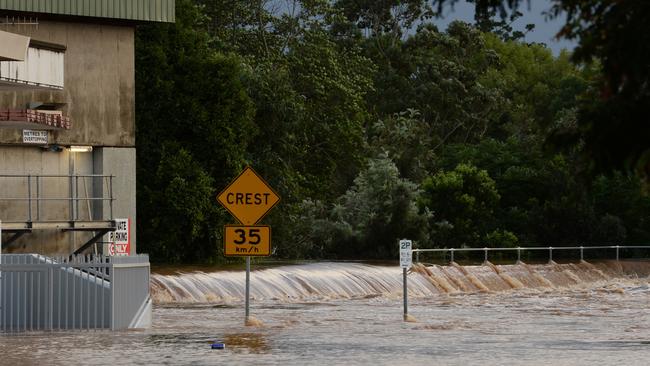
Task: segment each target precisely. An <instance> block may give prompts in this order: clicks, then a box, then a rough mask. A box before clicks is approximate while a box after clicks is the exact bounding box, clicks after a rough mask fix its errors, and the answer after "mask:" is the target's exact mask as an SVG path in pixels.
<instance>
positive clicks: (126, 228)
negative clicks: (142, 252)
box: [104, 219, 131, 256]
mask: <svg viewBox="0 0 650 366" xmlns="http://www.w3.org/2000/svg"><path fill="white" fill-rule="evenodd" d="M115 227H116V230H115V231H109V232H108V240H107V241H108V243H107V244H106V246H105V247H104V253H105V254H107V255H110V256H127V255H130V254H131V220H130V219H115Z"/></svg>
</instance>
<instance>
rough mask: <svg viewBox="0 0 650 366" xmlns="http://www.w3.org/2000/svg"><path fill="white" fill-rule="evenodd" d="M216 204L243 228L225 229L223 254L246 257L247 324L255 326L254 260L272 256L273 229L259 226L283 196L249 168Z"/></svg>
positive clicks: (227, 226) (218, 197)
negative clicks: (252, 303)
mask: <svg viewBox="0 0 650 366" xmlns="http://www.w3.org/2000/svg"><path fill="white" fill-rule="evenodd" d="M217 201H219V203H221V204H222V205H223V207H225V208H226V210H228V212H230V213H231V214H232V215H233V216H234V217H235V218H236V219H237V220H239V222H240V223H242V224H243V225H226V226H225V228H224V236H223V254H224V255H225V256H226V257H246V320H245V324H246V325H252V324H256V323H257V322H255V321H253V320H252V319H251V318H250V301H249V299H250V273H251V257H266V256H270V255H271V227H270V226H268V225H257V223H259V222H260V220H262V218H263V217H264V216H266V214H267V213H268V212H269V211H270V210H271V209H272V208H273V207H275V205H277V204H278V202H280V196H279V195H278V194H277V193H275V191H274V190H273V188H271V187H270V186H269V185H268V183H266V181H264V179H262V177H260V176H259V175H258V174H257V173H255V171H254V170H253V169H252V168H251V167H246V169H244V171H242V172H241V174H239V176H237V178H235V179H234V180H233V181H232V182H231V183H230V184H229V185H228V187H226V189H224V190H223V191H222V192H221V193H219V195H218V196H217Z"/></svg>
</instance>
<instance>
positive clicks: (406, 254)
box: [399, 239, 413, 321]
mask: <svg viewBox="0 0 650 366" xmlns="http://www.w3.org/2000/svg"><path fill="white" fill-rule="evenodd" d="M399 265H400V267H402V275H403V277H404V278H403V282H404V283H403V293H404V321H408V320H409V311H408V281H407V276H406V275H407V273H406V270H407V269H409V268H411V266H412V265H413V242H412V241H410V240H407V239H402V240H400V241H399Z"/></svg>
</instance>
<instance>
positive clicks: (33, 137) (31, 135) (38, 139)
mask: <svg viewBox="0 0 650 366" xmlns="http://www.w3.org/2000/svg"><path fill="white" fill-rule="evenodd" d="M47 136H48V135H47V131H42V130H23V143H24V144H38V145H47V142H48V140H47Z"/></svg>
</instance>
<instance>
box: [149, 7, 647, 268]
mask: <svg viewBox="0 0 650 366" xmlns="http://www.w3.org/2000/svg"><path fill="white" fill-rule="evenodd" d="M176 3H177V5H176V6H177V12H176V16H177V21H176V23H175V24H171V25H168V24H159V25H146V26H141V27H139V28H138V32H137V40H136V88H137V101H136V104H137V121H136V125H137V144H138V177H137V179H138V190H137V195H138V197H137V198H138V208H137V209H138V248H139V250H140V251H143V252H148V253H150V255H151V258H152V261H155V262H167V263H172V262H173V263H181V262H185V263H190V262H192V263H197V262H213V261H222V260H224V258H223V256H222V254H221V252H222V244H221V239H222V235H223V234H222V232H223V225H224V224H229V223H234V219H233V218H232V217H230V215H229V214H228V213H227V212H226V211H225V210H224V209H223V208H221V207H220V206H219V204H218V203H217V201H216V195H217V193H218V192H219V191H220V190H221V189H223V188H224V187H225V186H226V185H227V184H228V183H229V182H230V181H231V180H232V179H233V178H234V177H235V176H237V174H238V172H239V171H241V169H243V167H245V166H246V165H251V166H252V167H253V168H254V169H255V170H256V171H258V172H259V173H260V175H261V176H263V177H265V178H266V179H267V180H268V182H269V184H270V185H271V186H272V187H273V188H274V189H275V190H276V191H277V192H278V193H279V194H280V196H281V197H282V202H281V204H280V205H279V206H278V207H277V208H275V209H274V210H273V211H272V212H271V214H270V215H269V216H268V217H267V218H265V221H264V222H265V223H266V224H270V225H272V227H273V245H274V256H275V257H279V258H287V259H298V258H304V259H318V258H328V259H391V258H395V257H396V256H397V244H396V242H397V239H398V238H402V237H408V238H411V239H414V240H416V241H417V245H418V246H419V247H421V248H426V247H461V246H540V245H553V246H562V245H590V244H593V245H596V244H621V245H622V244H640V243H648V242H650V198H649V197H648V196H647V194H645V193H647V187H648V184H647V174H648V172H649V170H648V161H649V160H650V154H649V153H648V149H647V146H648V144H647V142H644V141H643V139H644V138H645V140H647V138H648V136H650V134H648V133H647V132H648V127H647V125H648V123H647V118H646V119H643V117H642V110H643V108H642V106H644V103H645V102H646V101H647V100H648V95H650V92H649V91H648V90H647V89H648V88H647V85H648V80H647V75H646V74H647V72H648V70H647V68H645V69H642V68H639V70H637V69H633V70H632V71H634V72H636V74H635V73H632V72H629V73H627V74H623V75H622V76H621V75H620V72H621V67H622V68H623V69H624V68H625V67H627V66H629V68H631V69H632V68H633V67H632V66H631V64H630V63H629V62H627V61H625V64H623V63H621V64H619V66H620V67H619V68H614V66H612V62H617V61H616V60H617V59H616V57H620V56H619V55H618V54H619V53H624V52H626V51H629V52H630V54H633V57H636V58H637V59H639V58H640V59H641V60H642V61H643V62H645V63H643V65H647V60H648V57H647V56H648V53H647V52H648V50H647V48H648V46H647V45H648V44H650V43H648V42H645V43H644V42H641V41H637V40H635V41H634V42H636V43H635V45H633V46H630V45H628V46H626V45H620V48H618V49H614V48H613V47H614V45H613V42H615V40H616V39H619V40H620V39H624V38H622V37H624V36H625V35H622V34H620V33H622V32H624V31H626V29H627V28H626V27H621V29H622V30H621V29H618V28H617V29H604V30H602V29H598V30H593V29H591V30H590V29H587V28H583V27H584V26H585V24H590V23H589V22H590V21H591V24H595V26H602V25H601V24H600V23H598V20H597V19H596V20H594V19H590V18H588V17H587V15H586V10H585V9H581V8H575V7H573V6H574V5H573V3H576V2H575V1H555V2H554V3H555V4H556V5H555V6H556V8H554V9H553V10H556V11H560V10H562V11H569V12H570V14H571V17H572V18H570V19H573V23H572V21H569V22H567V27H565V29H563V30H562V32H563V34H564V35H566V36H570V37H576V38H577V39H578V40H579V41H580V44H579V47H578V49H577V50H576V52H575V54H573V55H570V54H569V53H568V52H562V53H560V54H559V55H557V56H554V55H553V54H552V52H551V51H550V49H548V48H547V47H546V46H545V45H542V44H529V43H527V42H526V41H525V32H526V31H527V30H530V29H532V26H530V27H527V28H526V29H523V30H517V29H512V27H511V26H510V24H511V22H510V20H511V19H512V18H509V17H516V16H517V13H516V11H514V10H512V9H510V12H508V13H507V14H508V15H507V16H506V18H500V17H498V16H496V15H495V12H496V10H497V9H499V7H493V6H491V5H494V4H497V3H498V4H500V6H504V9H505V10H508V9H509V8H507V6H508V5H512V6H514V5H516V3H517V2H516V1H514V2H513V1H503V2H500V1H496V2H492V3H494V4H492V3H491V2H481V1H477V9H478V10H479V11H478V12H477V14H478V15H477V21H476V24H466V23H462V22H452V23H451V24H450V25H449V26H448V27H447V28H446V29H438V28H437V27H436V26H435V25H434V24H435V21H434V20H435V19H436V12H437V11H439V10H440V8H439V7H438V6H442V7H444V6H448V5H449V4H448V3H449V1H447V2H444V1H433V2H427V1H418V0H415V1H407V2H395V1H388V2H375V1H359V0H338V1H333V2H331V1H325V0H302V1H295V2H294V1H289V2H277V3H276V2H266V1H235V2H220V1H207V0H177V1H176ZM280 3H281V4H282V5H280ZM393 3H394V4H393ZM585 3H590V2H589V1H587V2H585ZM628 3H633V2H629V1H622V2H618V5H617V6H618V8H619V9H618V11H625V10H626V9H625V8H624V7H625V6H626V5H625V4H628ZM395 4H402V5H399V6H398V5H395ZM621 4H622V5H621ZM576 6H577V5H576ZM585 6H586V5H585ZM617 6H614V8H616V7H617ZM558 7H559V8H558ZM621 7H623V9H620V8H621ZM601 10H602V9H601ZM605 10H606V11H611V9H609V10H608V9H605ZM605 10H602V11H605ZM601 16H603V17H605V16H612V17H613V16H621V15H620V14H614V15H611V14H601ZM637 18H638V17H636V18H635V17H632V20H631V21H632V22H636V21H637V20H638V19H637ZM502 19H503V20H502ZM598 19H601V18H598ZM579 21H581V22H579ZM572 24H573V26H572ZM645 24H650V23H645ZM644 26H646V27H647V25H644ZM601 30H602V32H604V33H602V34H606V35H607V36H611V37H609V38H607V37H604V38H602V39H594V38H593V35H592V34H591V33H589V32H590V31H601ZM617 32H618V33H617ZM647 34H648V33H647V32H646V35H639V36H642V37H647ZM627 36H629V35H627ZM617 37H618V38H617ZM599 42H600V43H599ZM603 44H604V46H603ZM637 45H638V46H637ZM607 47H610V48H611V49H610V48H607ZM625 47H628V48H629V47H637V48H639V49H641V51H644V52H645V53H643V52H637V51H639V50H638V49H634V50H629V49H626V48H625ZM643 47H645V49H643ZM614 53H616V55H614ZM644 72H645V73H646V74H643V73H644ZM622 78H623V79H622ZM644 78H645V79H644ZM643 80H645V81H646V83H645V84H643V83H640V81H643ZM643 85H645V87H644V86H643ZM644 88H645V89H644ZM647 105H649V104H648V103H645V106H647ZM644 133H645V135H644ZM626 134H629V139H628V140H625V138H624V136H625V135H626ZM610 138H611V140H610ZM625 141H627V143H626V142H625Z"/></svg>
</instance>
